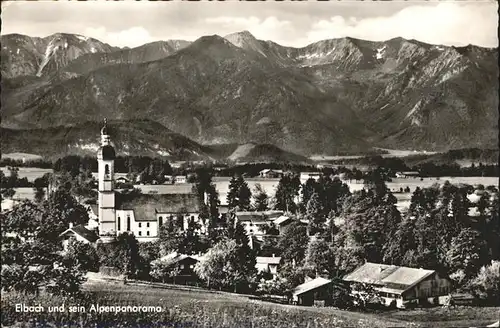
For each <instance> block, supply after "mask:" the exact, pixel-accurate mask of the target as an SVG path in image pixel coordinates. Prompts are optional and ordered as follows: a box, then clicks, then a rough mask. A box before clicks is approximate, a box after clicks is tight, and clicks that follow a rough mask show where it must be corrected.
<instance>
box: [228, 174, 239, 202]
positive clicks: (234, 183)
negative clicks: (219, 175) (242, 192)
mask: <svg viewBox="0 0 500 328" xmlns="http://www.w3.org/2000/svg"><path fill="white" fill-rule="evenodd" d="M239 187H240V186H239V185H238V179H237V178H236V176H233V177H231V180H229V191H228V192H227V205H228V207H229V208H236V207H237V206H238V190H239Z"/></svg>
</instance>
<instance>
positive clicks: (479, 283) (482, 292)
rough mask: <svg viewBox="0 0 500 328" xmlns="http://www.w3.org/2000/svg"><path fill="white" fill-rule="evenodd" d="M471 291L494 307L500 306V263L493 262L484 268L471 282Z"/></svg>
mask: <svg viewBox="0 0 500 328" xmlns="http://www.w3.org/2000/svg"><path fill="white" fill-rule="evenodd" d="M468 289H469V291H470V292H471V293H472V294H474V295H476V296H478V297H481V298H484V299H486V300H488V301H490V302H492V304H494V305H497V306H498V305H499V304H500V301H499V300H500V261H492V262H491V264H490V265H487V266H483V267H482V268H481V269H480V271H479V274H478V275H477V276H476V277H475V278H474V279H473V280H472V281H471V282H470V284H469V288H468Z"/></svg>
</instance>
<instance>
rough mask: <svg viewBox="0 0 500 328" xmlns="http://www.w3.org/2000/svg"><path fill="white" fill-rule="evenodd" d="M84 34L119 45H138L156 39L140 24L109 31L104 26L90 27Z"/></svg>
mask: <svg viewBox="0 0 500 328" xmlns="http://www.w3.org/2000/svg"><path fill="white" fill-rule="evenodd" d="M83 34H84V35H85V36H89V37H92V38H95V39H97V40H99V41H102V42H106V43H109V44H110V45H112V46H118V47H124V46H128V47H137V46H140V45H143V44H145V43H148V42H153V41H154V39H153V38H152V37H151V35H150V34H149V32H148V31H147V30H146V29H145V28H143V27H140V26H134V27H131V28H129V29H126V30H123V31H119V32H109V31H107V30H106V28H105V27H102V26H101V27H97V28H94V27H88V28H86V29H85V31H84V33H83Z"/></svg>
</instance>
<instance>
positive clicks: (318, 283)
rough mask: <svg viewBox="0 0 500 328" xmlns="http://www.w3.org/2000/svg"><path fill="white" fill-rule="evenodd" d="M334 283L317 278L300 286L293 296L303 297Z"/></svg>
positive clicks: (296, 288)
mask: <svg viewBox="0 0 500 328" xmlns="http://www.w3.org/2000/svg"><path fill="white" fill-rule="evenodd" d="M331 282H332V281H331V280H330V279H325V278H321V277H320V278H316V279H313V280H311V281H308V282H305V283H303V284H302V285H298V286H297V287H295V290H294V291H293V295H294V296H297V295H301V294H304V293H307V292H308V291H311V290H314V289H316V288H319V287H322V286H325V285H328V284H330V283H331Z"/></svg>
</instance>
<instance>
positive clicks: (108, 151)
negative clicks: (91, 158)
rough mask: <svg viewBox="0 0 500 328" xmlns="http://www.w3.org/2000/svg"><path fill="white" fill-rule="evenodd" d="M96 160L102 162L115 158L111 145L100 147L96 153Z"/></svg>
mask: <svg viewBox="0 0 500 328" xmlns="http://www.w3.org/2000/svg"><path fill="white" fill-rule="evenodd" d="M97 158H100V159H103V160H113V159H115V158H116V153H115V149H114V148H113V146H111V145H105V146H101V147H99V150H98V151H97Z"/></svg>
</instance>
